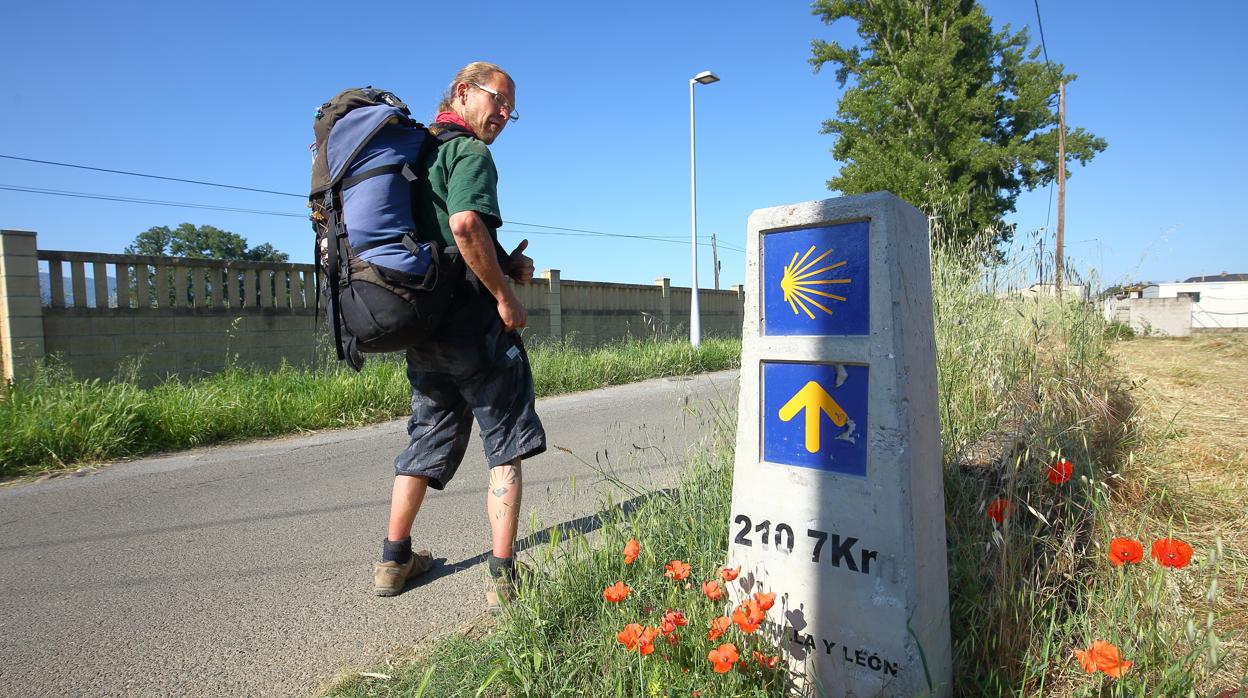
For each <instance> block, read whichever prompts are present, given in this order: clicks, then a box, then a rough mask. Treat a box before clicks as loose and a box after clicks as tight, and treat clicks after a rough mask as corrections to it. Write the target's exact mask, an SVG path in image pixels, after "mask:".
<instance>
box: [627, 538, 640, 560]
mask: <svg viewBox="0 0 1248 698" xmlns="http://www.w3.org/2000/svg"><path fill="white" fill-rule="evenodd" d="M639 554H641V545H640V544H639V543H638V542H637V539H636V538H630V539H628V542H627V543H625V544H624V564H626V565H631V564H633V561H634V560H636V559H637V556H638V555H639Z"/></svg>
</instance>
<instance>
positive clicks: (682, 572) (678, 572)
mask: <svg viewBox="0 0 1248 698" xmlns="http://www.w3.org/2000/svg"><path fill="white" fill-rule="evenodd" d="M663 569H665V570H667V571H666V572H664V573H663V576H664V577H670V578H672V579H675V580H676V581H678V582H679V581H680V580H682V579H684V578H685V577H688V576H689V564H688V563H685V562H681V561H680V560H672V561H671V562H669V563H667V565H666V566H665V567H664V568H663Z"/></svg>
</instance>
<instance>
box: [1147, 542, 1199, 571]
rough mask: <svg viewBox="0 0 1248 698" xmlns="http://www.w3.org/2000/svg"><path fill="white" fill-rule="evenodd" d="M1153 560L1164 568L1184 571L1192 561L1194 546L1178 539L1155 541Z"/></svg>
mask: <svg viewBox="0 0 1248 698" xmlns="http://www.w3.org/2000/svg"><path fill="white" fill-rule="evenodd" d="M1153 559H1154V560H1156V561H1157V564H1159V565H1161V566H1162V567H1173V568H1175V569H1183V568H1184V567H1187V563H1189V562H1191V561H1192V546H1190V545H1188V544H1187V543H1184V542H1183V541H1181V540H1179V539H1178V538H1162V539H1161V540H1155V541H1153Z"/></svg>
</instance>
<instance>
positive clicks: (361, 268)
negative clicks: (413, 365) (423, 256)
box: [338, 248, 455, 353]
mask: <svg viewBox="0 0 1248 698" xmlns="http://www.w3.org/2000/svg"><path fill="white" fill-rule="evenodd" d="M454 266H455V265H454V264H448V263H447V260H446V259H445V257H443V256H442V255H440V254H439V253H438V252H437V250H436V248H435V250H434V254H433V263H432V264H431V265H430V267H429V270H428V271H427V272H426V273H425V274H424V276H422V277H412V276H410V275H408V274H404V273H402V272H398V271H395V270H393V269H388V268H386V267H380V266H377V265H374V264H370V263H369V262H366V261H363V260H361V259H359V258H358V257H354V256H352V257H351V258H350V261H349V271H348V280H347V283H346V284H343V285H342V287H341V288H340V290H339V293H338V307H339V309H340V312H341V313H342V320H343V324H344V326H345V329H346V330H347V333H348V334H350V335H351V336H352V337H354V338H355V346H356V348H357V349H358V350H359V351H361V352H367V353H378V352H389V351H402V350H404V349H407V348H408V347H411V346H414V345H417V344H420V343H421V342H423V341H425V340H426V339H428V338H429V337H430V336H432V335H433V333H434V330H436V329H437V327H438V325H439V324H440V323H441V321H442V317H443V315H444V314H445V312H446V309H447V306H448V305H449V304H450V298H451V294H452V293H453V291H454V283H453V280H454V279H453V277H454V275H455V274H454V271H453V268H454Z"/></svg>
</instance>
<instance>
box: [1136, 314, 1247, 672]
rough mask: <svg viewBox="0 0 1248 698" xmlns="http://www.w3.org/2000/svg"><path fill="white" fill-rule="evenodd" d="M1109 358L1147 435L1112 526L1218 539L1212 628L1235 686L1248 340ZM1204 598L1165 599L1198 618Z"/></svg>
mask: <svg viewBox="0 0 1248 698" xmlns="http://www.w3.org/2000/svg"><path fill="white" fill-rule="evenodd" d="M1113 356H1114V357H1115V359H1116V360H1117V363H1118V365H1119V367H1120V368H1121V370H1122V371H1123V372H1124V373H1125V374H1126V375H1127V376H1128V377H1129V378H1130V379H1131V380H1132V381H1134V382H1136V383H1137V386H1138V389H1137V390H1135V391H1134V398H1135V402H1136V405H1137V410H1138V411H1137V414H1136V419H1137V420H1139V421H1140V422H1141V424H1140V426H1141V428H1140V429H1139V430H1138V431H1139V433H1141V434H1145V435H1149V436H1146V438H1145V439H1144V440H1143V441H1142V442H1141V443H1139V444H1138V445H1137V448H1136V449H1135V450H1134V451H1133V453H1132V454H1131V455H1132V458H1131V460H1130V463H1129V465H1128V467H1127V468H1126V469H1125V470H1124V472H1123V477H1124V478H1125V479H1126V480H1127V481H1128V482H1131V483H1132V484H1131V487H1129V488H1127V491H1126V492H1123V493H1120V495H1125V496H1120V498H1119V502H1118V504H1119V505H1120V506H1116V507H1114V513H1113V515H1112V516H1113V519H1115V520H1113V521H1111V525H1115V526H1117V527H1121V528H1123V529H1125V530H1133V529H1136V528H1139V529H1144V530H1150V531H1167V530H1173V531H1176V532H1181V534H1182V536H1183V538H1184V540H1187V541H1188V542H1190V543H1191V544H1192V545H1193V547H1195V548H1196V549H1197V551H1201V550H1202V549H1203V550H1208V549H1213V548H1215V547H1216V546H1217V543H1218V541H1219V540H1221V543H1222V548H1223V555H1224V558H1223V559H1224V561H1223V565H1222V567H1221V571H1220V575H1219V579H1218V582H1219V586H1220V590H1221V594H1220V598H1218V599H1217V600H1216V601H1215V603H1214V605H1213V610H1214V612H1215V620H1214V628H1215V630H1216V631H1217V632H1218V634H1219V635H1227V636H1228V637H1227V639H1226V641H1225V643H1224V644H1223V650H1225V651H1227V652H1228V658H1227V661H1226V662H1225V664H1224V666H1223V668H1222V670H1221V671H1220V672H1219V674H1218V681H1217V683H1218V684H1221V685H1223V686H1235V685H1237V683H1238V682H1240V681H1242V680H1243V679H1244V675H1245V672H1246V671H1248V588H1246V587H1245V581H1244V573H1245V571H1248V414H1246V413H1245V410H1244V406H1245V404H1248V399H1246V398H1245V396H1248V336H1246V335H1204V336H1198V337H1191V338H1167V339H1157V338H1142V339H1133V340H1129V341H1124V342H1120V343H1118V344H1117V345H1116V346H1115V347H1114V348H1113ZM1128 493H1130V494H1128ZM1200 591H1201V590H1200V589H1186V590H1185V589H1176V590H1174V593H1173V594H1172V595H1171V596H1172V597H1173V598H1174V600H1175V601H1176V602H1177V603H1178V604H1180V605H1181V606H1182V607H1184V608H1185V609H1186V610H1187V611H1188V612H1189V613H1195V612H1198V611H1200V610H1202V609H1204V608H1205V607H1206V606H1205V599H1204V597H1203V596H1202V595H1201V594H1200V593H1199V592H1200Z"/></svg>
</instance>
